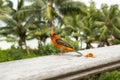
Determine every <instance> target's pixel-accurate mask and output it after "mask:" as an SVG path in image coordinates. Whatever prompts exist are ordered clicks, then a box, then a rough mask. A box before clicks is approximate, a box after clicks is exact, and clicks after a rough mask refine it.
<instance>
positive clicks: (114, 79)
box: [98, 70, 120, 80]
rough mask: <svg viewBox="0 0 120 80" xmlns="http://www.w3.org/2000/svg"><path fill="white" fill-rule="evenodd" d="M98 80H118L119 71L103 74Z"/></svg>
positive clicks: (119, 79)
mask: <svg viewBox="0 0 120 80" xmlns="http://www.w3.org/2000/svg"><path fill="white" fill-rule="evenodd" d="M98 80H120V70H118V71H117V70H115V71H112V72H106V73H103V74H102V75H101V76H100V77H99V78H98Z"/></svg>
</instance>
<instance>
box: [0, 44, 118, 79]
mask: <svg viewBox="0 0 120 80" xmlns="http://www.w3.org/2000/svg"><path fill="white" fill-rule="evenodd" d="M80 52H82V53H83V55H86V54H87V53H89V52H92V53H94V54H95V56H96V58H86V57H84V56H82V57H78V56H77V55H79V54H77V53H75V52H69V53H66V54H64V55H62V56H59V55H50V56H44V57H38V58H32V59H23V60H16V61H9V62H3V63H0V80H43V79H44V80H45V79H46V80H55V79H60V80H62V79H63V80H71V79H77V78H79V79H80V78H83V77H85V76H90V75H93V74H97V73H101V72H105V71H108V70H113V69H116V68H120V45H114V46H109V47H102V48H94V49H88V50H81V51H80Z"/></svg>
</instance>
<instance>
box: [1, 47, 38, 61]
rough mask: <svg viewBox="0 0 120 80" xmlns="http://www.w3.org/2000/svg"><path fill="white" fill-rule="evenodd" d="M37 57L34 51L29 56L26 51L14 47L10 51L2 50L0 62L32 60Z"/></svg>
mask: <svg viewBox="0 0 120 80" xmlns="http://www.w3.org/2000/svg"><path fill="white" fill-rule="evenodd" d="M35 56H36V55H35V54H34V53H33V51H31V54H30V55H27V54H26V52H25V50H23V49H19V48H14V47H12V48H11V49H8V50H0V62H5V61H11V60H19V59H25V58H32V57H35Z"/></svg>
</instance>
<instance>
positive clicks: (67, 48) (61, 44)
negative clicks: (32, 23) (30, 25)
mask: <svg viewBox="0 0 120 80" xmlns="http://www.w3.org/2000/svg"><path fill="white" fill-rule="evenodd" d="M50 36H51V40H52V42H53V44H54V46H55V47H57V48H58V49H60V51H62V52H72V51H73V52H76V53H78V54H80V56H82V53H80V52H77V51H75V50H74V48H73V47H72V46H71V45H70V44H68V43H67V42H65V41H63V40H62V39H61V38H59V36H58V35H57V34H56V33H54V32H51V33H50Z"/></svg>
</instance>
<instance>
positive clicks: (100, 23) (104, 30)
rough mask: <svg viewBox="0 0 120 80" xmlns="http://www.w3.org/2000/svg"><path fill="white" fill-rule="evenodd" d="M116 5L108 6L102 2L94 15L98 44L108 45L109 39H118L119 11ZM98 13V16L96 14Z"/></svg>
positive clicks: (119, 31)
mask: <svg viewBox="0 0 120 80" xmlns="http://www.w3.org/2000/svg"><path fill="white" fill-rule="evenodd" d="M119 12H120V11H119V8H118V5H111V6H110V8H108V6H107V4H103V5H102V7H101V10H98V11H97V12H96V13H95V14H96V15H94V19H95V20H96V22H95V24H96V27H99V31H98V33H99V41H100V42H101V43H100V44H99V46H104V45H105V44H106V45H108V46H109V45H110V42H109V39H110V38H112V40H113V39H120V37H119V36H118V34H120V27H119V20H120V13H119ZM98 15H99V16H98Z"/></svg>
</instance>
